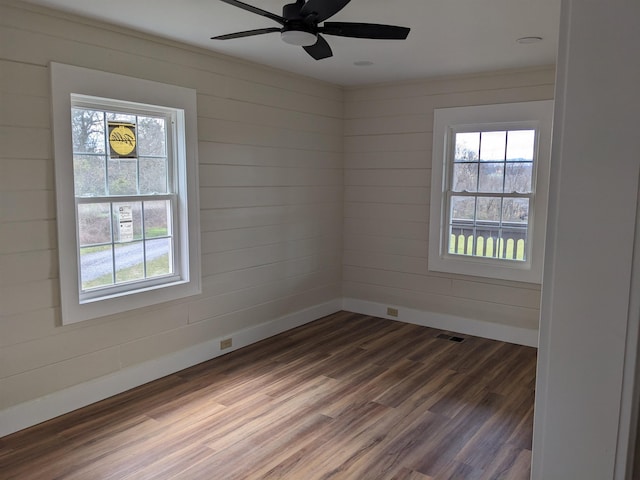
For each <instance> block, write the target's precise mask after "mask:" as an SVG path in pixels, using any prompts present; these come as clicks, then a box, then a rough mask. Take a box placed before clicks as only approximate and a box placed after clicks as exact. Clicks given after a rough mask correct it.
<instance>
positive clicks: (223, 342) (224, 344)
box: [220, 338, 233, 350]
mask: <svg viewBox="0 0 640 480" xmlns="http://www.w3.org/2000/svg"><path fill="white" fill-rule="evenodd" d="M232 345H233V342H232V339H231V338H225V339H224V340H220V350H226V349H227V348H231V346H232Z"/></svg>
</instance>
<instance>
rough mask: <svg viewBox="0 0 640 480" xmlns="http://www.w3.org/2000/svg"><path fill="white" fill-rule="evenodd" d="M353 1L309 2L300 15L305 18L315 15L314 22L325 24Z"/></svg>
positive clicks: (318, 0)
mask: <svg viewBox="0 0 640 480" xmlns="http://www.w3.org/2000/svg"><path fill="white" fill-rule="evenodd" d="M350 1H351V0H309V1H308V2H307V3H305V4H304V6H303V7H302V9H301V10H300V13H301V14H302V16H303V17H307V16H309V15H313V16H314V18H313V20H314V22H315V23H316V24H317V23H320V22H324V21H325V20H326V19H327V18H329V17H332V16H334V15H335V14H336V13H338V12H339V11H340V10H342V9H343V8H344V7H345V6H346V5H347V3H349V2H350Z"/></svg>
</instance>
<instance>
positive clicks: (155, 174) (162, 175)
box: [139, 158, 167, 195]
mask: <svg viewBox="0 0 640 480" xmlns="http://www.w3.org/2000/svg"><path fill="white" fill-rule="evenodd" d="M139 162H140V193H141V194H143V195H144V194H150V193H167V159H166V158H140V160H139Z"/></svg>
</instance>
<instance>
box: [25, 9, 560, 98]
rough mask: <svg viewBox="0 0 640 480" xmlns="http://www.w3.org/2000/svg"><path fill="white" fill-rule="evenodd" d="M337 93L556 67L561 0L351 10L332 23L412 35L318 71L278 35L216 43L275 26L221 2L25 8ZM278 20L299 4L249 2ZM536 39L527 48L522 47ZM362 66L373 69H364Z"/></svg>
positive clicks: (341, 48) (342, 42) (348, 50)
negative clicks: (270, 70) (303, 79)
mask: <svg viewBox="0 0 640 480" xmlns="http://www.w3.org/2000/svg"><path fill="white" fill-rule="evenodd" d="M28 1H29V2H30V3H35V4H40V5H45V6H48V7H52V8H56V9H60V10H66V11H69V12H73V13H76V14H79V15H83V16H86V17H91V18H96V19H100V20H105V21H107V22H111V23H114V24H118V25H123V26H127V27H131V28H134V29H137V30H141V31H143V32H147V33H152V34H155V35H159V36H162V37H167V38H170V39H174V40H179V41H181V42H185V43H189V44H192V45H196V46H199V47H204V48H207V49H210V50H212V51H215V52H219V53H223V54H227V55H231V56H234V57H239V58H243V59H246V60H250V61H252V62H257V63H261V64H265V65H270V66H272V67H276V68H280V69H283V70H287V71H290V72H294V73H298V74H302V75H306V76H310V77H313V78H317V79H319V80H324V81H327V82H331V83H334V84H338V85H345V86H347V85H362V84H370V83H381V82H390V81H398V80H410V79H416V78H424V77H431V76H440V75H451V74H461V73H470V72H482V71H491V70H499V69H506V68H521V67H530V66H538V65H549V64H553V63H555V59H556V50H557V43H558V23H559V15H560V0H397V1H393V2H392V1H389V0H352V1H351V3H349V4H348V5H347V6H346V7H345V8H344V9H343V10H341V11H340V12H338V13H337V14H336V15H335V16H334V17H332V18H331V19H330V21H336V22H366V23H383V24H391V25H400V26H405V27H410V28H411V33H410V34H409V38H408V39H407V40H405V41H400V40H391V41H390V40H364V39H356V38H341V37H334V36H328V35H327V36H326V37H325V38H326V40H327V41H328V42H329V44H330V45H331V47H332V49H333V53H334V56H333V57H331V58H327V59H324V60H320V61H316V60H314V59H312V58H311V57H310V56H308V55H307V54H306V52H304V50H303V49H302V48H301V47H295V46H292V45H288V44H285V43H283V42H282V41H281V40H280V35H279V34H278V33H271V34H267V35H263V36H254V37H247V38H241V39H235V40H225V41H220V40H217V41H216V40H210V39H209V38H210V37H212V36H215V35H222V34H226V33H232V32H236V31H242V30H252V29H256V28H264V27H278V24H276V23H275V22H273V21H271V20H269V19H267V18H264V17H262V16H259V15H256V14H253V13H251V12H248V11H245V10H242V9H239V8H237V7H234V6H231V5H228V4H226V3H223V2H221V1H219V0H181V1H175V0H135V1H131V0H109V1H108V2H104V0H84V1H78V0H28ZM243 1H244V2H245V3H249V4H251V5H254V6H256V7H259V8H261V9H263V10H268V11H271V12H273V13H276V14H278V15H280V14H281V13H282V6H283V4H284V3H289V2H290V1H293V0H282V1H280V0H243ZM524 36H540V37H543V41H542V42H539V43H535V44H528V45H521V44H518V43H517V42H516V39H518V38H520V37H524ZM357 61H369V62H373V65H371V66H366V67H362V66H361V67H358V66H355V65H354V62H357Z"/></svg>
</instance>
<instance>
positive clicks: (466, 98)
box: [343, 67, 554, 330]
mask: <svg viewBox="0 0 640 480" xmlns="http://www.w3.org/2000/svg"><path fill="white" fill-rule="evenodd" d="M553 92H554V69H553V68H551V67H549V68H539V69H533V70H526V71H510V72H499V73H494V74H486V75H475V76H466V77H454V78H442V79H433V80H425V81H420V82H411V83H405V84H393V85H381V86H372V87H360V88H352V89H349V90H347V92H346V94H345V193H344V195H345V222H344V253H343V255H344V270H343V281H344V290H343V293H344V296H345V297H346V298H354V299H359V300H366V301H371V302H377V303H382V304H389V305H394V306H405V307H407V308H411V309H415V310H419V311H424V312H425V314H427V315H428V312H436V313H444V314H450V315H455V316H459V317H463V318H466V319H469V320H472V321H473V320H482V321H486V322H494V323H497V324H503V325H507V326H513V327H521V328H525V329H531V330H536V329H537V328H538V317H539V302H540V286H539V285H533V284H525V283H514V282H505V281H497V280H490V279H481V278H474V277H466V276H461V275H447V274H440V273H436V272H429V271H428V268H427V260H428V258H427V251H428V238H429V232H428V228H429V204H430V201H429V198H430V185H431V148H432V130H433V110H434V109H435V108H443V107H457V106H467V105H482V104H492V103H506V102H522V101H533V100H544V99H550V98H553ZM401 319H402V316H400V320H401Z"/></svg>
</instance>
